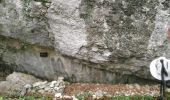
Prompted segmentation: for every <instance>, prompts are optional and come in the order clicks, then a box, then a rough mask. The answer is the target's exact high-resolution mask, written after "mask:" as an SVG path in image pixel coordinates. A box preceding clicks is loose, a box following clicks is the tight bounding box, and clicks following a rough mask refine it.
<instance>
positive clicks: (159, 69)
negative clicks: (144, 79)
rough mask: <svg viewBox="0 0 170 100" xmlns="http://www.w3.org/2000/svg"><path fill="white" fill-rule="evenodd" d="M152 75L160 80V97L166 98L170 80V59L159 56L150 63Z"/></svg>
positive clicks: (162, 99)
mask: <svg viewBox="0 0 170 100" xmlns="http://www.w3.org/2000/svg"><path fill="white" fill-rule="evenodd" d="M150 72H151V75H152V76H153V77H154V78H156V79H157V80H160V81H161V82H160V99H161V100H164V98H165V86H166V81H167V80H170V60H168V59H166V58H165V57H159V58H157V59H155V60H153V61H152V62H151V64H150Z"/></svg>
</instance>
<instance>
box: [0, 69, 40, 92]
mask: <svg viewBox="0 0 170 100" xmlns="http://www.w3.org/2000/svg"><path fill="white" fill-rule="evenodd" d="M38 81H41V80H40V79H37V78H35V77H34V76H32V75H28V74H24V73H18V72H14V73H12V74H10V75H8V76H7V78H6V81H0V94H7V93H10V92H12V91H15V90H17V91H21V90H22V88H23V86H24V85H26V84H33V83H35V82H38Z"/></svg>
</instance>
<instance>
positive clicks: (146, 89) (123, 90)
mask: <svg viewBox="0 0 170 100" xmlns="http://www.w3.org/2000/svg"><path fill="white" fill-rule="evenodd" d="M99 90H100V91H102V92H107V94H110V95H115V96H116V95H125V96H126V95H127V96H128V95H158V94H159V86H158V85H152V86H149V85H142V86H141V85H138V84H130V85H128V84H117V85H111V84H92V83H90V84H89V83H73V84H70V85H68V86H66V88H65V90H64V95H69V96H72V95H75V94H77V93H81V92H89V91H91V92H97V91H99Z"/></svg>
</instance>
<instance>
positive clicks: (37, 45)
mask: <svg viewBox="0 0 170 100" xmlns="http://www.w3.org/2000/svg"><path fill="white" fill-rule="evenodd" d="M169 10H170V5H169V1H168V0H162V1H161V0H142V1H141V0H69V1H68V0H0V58H2V60H1V62H3V63H4V64H7V65H12V66H15V67H14V69H15V70H17V71H22V72H27V73H31V74H34V75H35V76H38V77H41V78H47V79H50V80H53V79H57V77H59V76H64V77H65V79H67V80H69V81H72V82H102V83H117V82H122V83H129V82H145V81H148V79H152V77H151V75H150V73H149V67H148V66H149V63H150V61H151V60H152V59H154V58H156V57H158V56H162V55H163V56H166V57H167V58H170V53H169V50H170V44H169V40H168V39H167V34H166V31H167V30H168V28H169V27H170V11H169ZM138 80H140V81H138Z"/></svg>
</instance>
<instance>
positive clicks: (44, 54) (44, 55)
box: [40, 52, 48, 57]
mask: <svg viewBox="0 0 170 100" xmlns="http://www.w3.org/2000/svg"><path fill="white" fill-rule="evenodd" d="M40 57H48V52H40Z"/></svg>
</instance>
